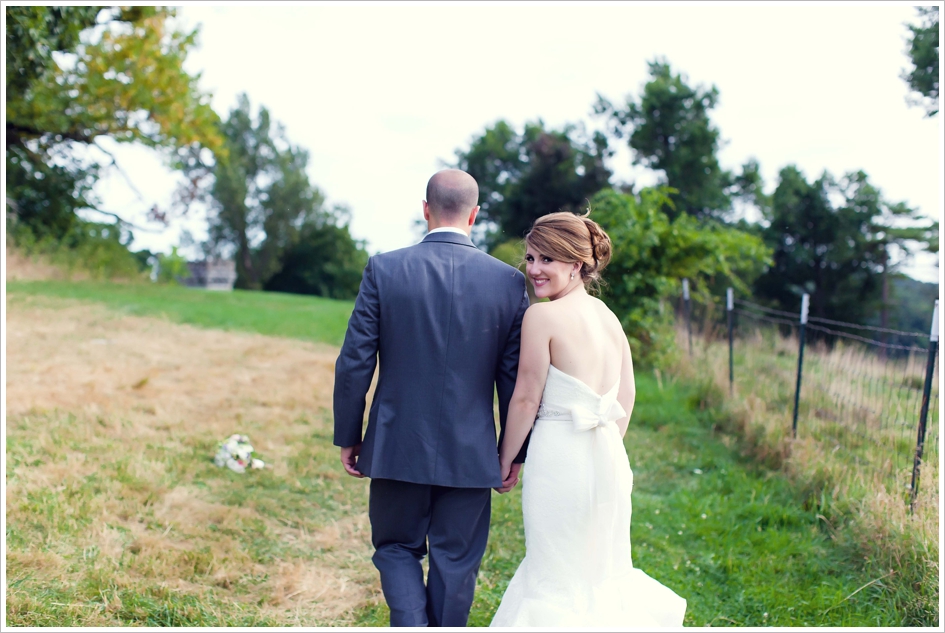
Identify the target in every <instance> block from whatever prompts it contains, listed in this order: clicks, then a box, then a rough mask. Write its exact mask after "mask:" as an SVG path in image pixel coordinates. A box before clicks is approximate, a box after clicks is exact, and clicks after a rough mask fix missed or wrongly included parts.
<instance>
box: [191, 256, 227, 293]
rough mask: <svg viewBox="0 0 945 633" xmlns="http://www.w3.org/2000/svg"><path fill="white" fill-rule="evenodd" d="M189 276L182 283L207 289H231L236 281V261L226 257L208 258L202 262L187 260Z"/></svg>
mask: <svg viewBox="0 0 945 633" xmlns="http://www.w3.org/2000/svg"><path fill="white" fill-rule="evenodd" d="M187 268H189V269H190V277H188V278H187V279H185V280H184V284H185V285H187V286H190V287H192V288H206V289H207V290H233V282H235V281H236V262H234V261H231V260H228V259H208V260H204V261H202V262H187Z"/></svg>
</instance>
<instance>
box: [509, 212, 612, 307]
mask: <svg viewBox="0 0 945 633" xmlns="http://www.w3.org/2000/svg"><path fill="white" fill-rule="evenodd" d="M588 214H590V209H588V212H587V213H586V214H585V215H583V216H581V215H575V214H574V213H571V212H569V211H560V212H558V213H549V214H548V215H543V216H542V217H540V218H538V219H537V220H535V223H534V224H533V225H532V228H531V230H530V231H529V232H528V234H527V235H525V241H526V242H527V243H528V245H529V246H531V247H532V248H534V249H535V250H537V251H538V252H539V253H541V254H542V255H545V256H546V257H550V258H551V259H553V260H555V261H559V262H566V263H568V264H573V263H575V262H581V263H582V264H583V266H581V279H582V280H583V281H584V287H585V288H586V289H587V290H588V292H591V293H592V294H593V293H597V292H599V290H600V284H601V275H600V271H602V270H603V269H604V267H605V266H607V264H608V263H609V262H610V256H611V252H612V248H611V244H610V236H608V235H607V233H606V232H605V231H604V229H602V228H600V225H599V224H598V223H597V222H595V221H594V220H592V219H590V218H589V217H587V216H588Z"/></svg>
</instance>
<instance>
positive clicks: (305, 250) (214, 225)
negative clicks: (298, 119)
mask: <svg viewBox="0 0 945 633" xmlns="http://www.w3.org/2000/svg"><path fill="white" fill-rule="evenodd" d="M220 128H221V133H222V136H223V137H224V138H225V139H226V143H225V145H224V146H223V150H224V151H222V152H221V153H220V154H219V155H218V156H217V160H216V163H215V165H214V167H213V175H214V182H213V185H212V187H211V188H210V190H209V193H210V197H211V204H210V208H211V215H210V219H209V220H210V224H209V239H208V243H207V245H206V250H207V251H208V254H218V255H219V254H229V253H233V254H234V255H235V259H236V271H237V278H236V287H238V288H246V289H266V290H280V291H284V292H298V293H304V294H317V295H321V296H326V297H334V298H351V297H353V296H354V295H356V294H357V291H358V286H359V283H360V280H361V271H362V270H363V268H364V265H365V264H366V263H367V253H366V252H365V250H364V246H363V244H362V243H360V242H357V241H356V240H354V238H352V237H351V234H350V232H349V229H348V223H349V221H350V213H349V212H348V211H347V210H345V209H343V208H336V209H333V210H326V209H324V208H323V207H324V201H325V198H324V195H323V194H322V193H321V191H319V189H318V188H317V187H315V186H314V185H312V183H311V182H310V181H309V178H308V174H307V173H306V168H307V167H308V153H307V152H306V151H305V150H304V149H302V148H300V147H298V146H295V145H292V144H291V143H290V142H289V140H288V139H287V137H286V134H285V129H284V128H283V127H282V126H281V125H279V124H278V123H274V122H273V121H272V120H271V117H270V115H269V111H268V110H267V109H266V108H265V107H262V106H261V107H260V108H259V111H258V114H257V116H256V117H255V118H254V117H253V115H252V108H251V105H250V102H249V98H248V97H247V96H246V95H245V94H242V95H240V96H239V98H238V101H237V106H236V107H235V108H234V109H233V110H231V111H230V113H229V116H228V117H227V120H226V121H224V122H223V123H222V124H221V126H220Z"/></svg>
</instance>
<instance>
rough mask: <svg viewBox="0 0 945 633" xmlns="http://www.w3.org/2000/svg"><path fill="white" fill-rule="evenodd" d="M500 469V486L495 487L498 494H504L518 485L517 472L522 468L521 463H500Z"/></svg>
mask: <svg viewBox="0 0 945 633" xmlns="http://www.w3.org/2000/svg"><path fill="white" fill-rule="evenodd" d="M500 468H501V471H502V486H501V487H499V488H495V491H496V492H498V493H499V494H505V493H506V492H509V491H510V490H511V489H512V488H514V487H515V486H516V485H518V482H519V478H518V474H519V472H521V470H522V465H521V464H509V465H500Z"/></svg>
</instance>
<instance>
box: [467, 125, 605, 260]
mask: <svg viewBox="0 0 945 633" xmlns="http://www.w3.org/2000/svg"><path fill="white" fill-rule="evenodd" d="M610 153H611V152H610V150H609V149H608V147H607V139H606V138H605V137H604V135H603V134H600V133H597V134H595V135H593V136H592V137H591V138H586V135H585V134H584V130H583V128H580V127H578V126H573V125H566V126H564V127H563V128H562V129H561V130H547V129H545V124H544V122H542V121H541V120H539V121H538V122H536V123H526V124H525V126H524V129H523V130H522V132H517V131H516V130H515V129H514V128H513V127H512V126H511V125H509V124H508V123H507V122H506V121H503V120H500V121H498V122H496V123H495V124H494V125H493V126H492V127H488V128H486V129H485V131H484V132H483V133H482V134H480V135H479V136H477V137H475V138H474V139H473V140H472V142H471V143H470V147H469V149H468V150H466V151H462V150H457V151H456V157H457V162H456V164H455V167H456V168H457V169H462V170H464V171H466V172H468V173H469V174H471V175H472V176H473V177H474V178H475V179H476V181H477V182H478V183H479V200H480V211H479V218H480V223H481V224H482V225H483V226H487V227H489V230H488V231H487V232H486V234H485V235H482V234H480V235H478V236H477V241H479V242H480V243H481V244H483V245H485V246H486V247H487V248H489V249H492V248H494V247H495V246H497V245H499V244H501V243H503V242H506V241H508V240H515V239H521V238H522V237H524V235H525V233H526V232H527V231H528V229H529V228H531V225H532V223H533V222H534V221H535V219H536V218H539V217H541V216H543V215H546V214H548V213H554V212H556V211H577V210H579V209H581V208H583V207H584V206H586V204H587V200H588V199H589V198H590V197H591V196H593V195H594V193H596V192H597V191H599V190H601V189H602V188H604V187H606V186H607V185H608V181H609V179H610V176H611V172H610V170H609V169H607V167H606V166H605V165H604V159H605V158H606V157H608V156H609V155H610Z"/></svg>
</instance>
